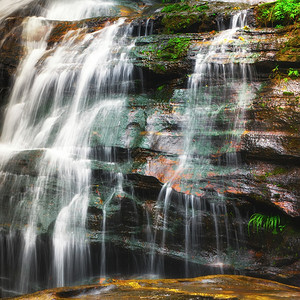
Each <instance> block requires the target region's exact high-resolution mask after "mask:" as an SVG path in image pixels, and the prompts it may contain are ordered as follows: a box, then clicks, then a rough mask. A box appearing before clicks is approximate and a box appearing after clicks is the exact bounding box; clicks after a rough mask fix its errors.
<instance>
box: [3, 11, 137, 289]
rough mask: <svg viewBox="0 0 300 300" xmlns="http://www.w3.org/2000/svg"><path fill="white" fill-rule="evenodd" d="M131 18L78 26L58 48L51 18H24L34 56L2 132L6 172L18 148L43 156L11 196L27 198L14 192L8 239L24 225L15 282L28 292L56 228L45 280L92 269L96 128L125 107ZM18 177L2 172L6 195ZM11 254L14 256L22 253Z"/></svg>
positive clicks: (66, 279) (23, 68) (60, 282)
mask: <svg viewBox="0 0 300 300" xmlns="http://www.w3.org/2000/svg"><path fill="white" fill-rule="evenodd" d="M50 16H52V15H51V14H50ZM80 17H82V15H80ZM124 21H125V20H124V19H119V20H118V21H117V22H116V23H114V24H110V25H108V26H106V27H105V28H104V29H102V30H99V31H96V32H93V33H87V32H86V29H79V30H77V31H75V32H74V31H73V32H71V33H70V34H67V35H66V36H65V37H64V39H63V40H62V41H61V43H60V44H59V45H57V46H56V47H55V48H54V49H48V48H47V38H48V36H49V33H50V31H51V28H52V27H51V25H50V23H49V22H48V21H47V19H44V18H42V17H39V18H38V17H32V18H29V19H27V20H26V21H25V23H24V24H23V27H24V30H23V40H24V47H25V48H26V52H27V54H26V56H25V57H24V59H23V61H22V62H21V64H20V66H19V68H18V70H17V77H16V81H15V84H14V86H13V90H12V93H11V96H10V100H9V105H8V108H7V112H6V116H5V121H4V126H3V131H2V136H1V149H2V150H3V151H1V154H2V157H1V166H2V170H5V169H6V166H9V165H10V164H12V163H13V162H14V161H15V160H16V158H17V156H18V155H19V154H22V153H27V152H28V153H29V151H33V152H34V151H35V153H36V157H35V155H33V157H32V158H31V159H36V163H35V164H33V165H34V168H35V173H36V174H34V175H33V176H31V175H29V176H28V175H27V176H26V175H20V176H15V177H14V179H13V180H14V181H15V183H14V184H13V186H12V188H11V194H12V195H18V194H19V195H20V196H18V199H13V197H14V196H11V197H12V198H11V203H10V204H11V208H10V209H9V211H13V210H15V214H14V216H13V220H14V222H13V224H12V226H11V229H10V232H9V234H8V235H7V236H6V237H5V239H6V240H7V241H8V242H7V243H8V245H9V244H10V243H11V244H13V243H14V242H13V239H15V238H16V236H18V232H19V226H22V225H23V226H24V227H23V229H21V236H20V240H21V241H20V243H21V248H20V249H19V250H16V251H17V253H18V255H19V259H18V261H19V263H17V262H15V264H18V265H19V266H21V267H20V273H19V274H18V277H17V279H16V280H15V282H16V285H18V286H14V287H11V288H13V289H17V290H19V291H20V292H22V293H24V292H28V291H30V290H31V289H32V288H34V285H35V282H36V281H37V278H38V277H39V276H40V275H39V274H40V272H41V270H40V268H41V266H40V265H38V262H37V261H38V259H39V258H38V256H40V253H38V251H39V250H38V243H40V241H39V240H37V238H38V235H39V234H41V233H43V232H45V231H47V230H49V228H51V227H52V228H53V229H52V231H53V240H52V248H53V260H52V263H51V264H48V266H45V267H46V268H48V269H49V272H50V273H49V274H48V278H45V279H44V280H45V281H48V284H50V285H54V286H64V285H67V284H68V285H70V284H72V283H73V282H75V281H76V280H78V279H80V278H84V277H86V276H88V274H89V270H90V259H89V247H88V243H87V240H86V230H85V225H86V213H87V208H88V203H89V193H90V190H89V189H90V188H89V187H90V177H91V166H90V164H91V162H90V159H89V153H90V138H91V135H92V132H91V128H92V126H94V123H95V119H96V118H100V119H101V118H102V119H103V120H105V118H109V119H110V118H111V114H114V116H117V115H116V114H115V112H117V111H118V110H119V109H120V108H121V109H122V107H123V105H124V99H125V98H124V96H125V95H126V93H127V89H128V87H129V85H130V77H131V70H132V65H131V64H130V62H129V61H128V58H127V53H128V51H129V49H130V47H132V45H131V44H130V43H129V46H128V43H127V35H128V34H129V32H130V27H129V26H127V25H125V24H124ZM125 42H126V43H125ZM125 44H127V46H126V45H125ZM112 50H114V51H112ZM109 135H113V134H111V133H110V134H109ZM105 136H108V133H107V132H104V130H103V137H105ZM11 176H12V175H10V174H9V172H8V171H3V172H2V173H1V178H2V179H1V190H2V192H4V191H5V193H7V191H6V190H5V189H6V188H7V185H8V182H6V179H9V180H11ZM24 177H25V178H24ZM27 177H29V178H28V179H26V178H27ZM24 180H25V183H24ZM28 180H29V182H28ZM27 182H28V183H27ZM13 189H17V190H16V191H14V192H13ZM19 197H21V198H19ZM18 203H19V204H18ZM14 205H16V207H17V209H14V208H13V207H14ZM5 219H6V217H5V216H3V218H2V220H3V221H4V220H5ZM20 220H21V222H20ZM14 224H15V225H14ZM21 224H22V225H21ZM103 230H105V228H104V229H103ZM5 252H7V256H8V257H7V260H11V259H12V257H10V255H14V254H15V253H9V249H7V250H6V251H5ZM17 282H18V283H17Z"/></svg>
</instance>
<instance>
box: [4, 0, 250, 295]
mask: <svg viewBox="0 0 300 300" xmlns="http://www.w3.org/2000/svg"><path fill="white" fill-rule="evenodd" d="M0 3H4V4H5V5H3V6H2V9H1V11H0V12H1V14H0V18H2V17H3V18H4V17H6V16H8V15H9V14H10V13H11V12H12V11H13V10H17V9H19V8H20V7H21V6H22V5H25V4H26V5H27V4H30V3H31V1H26V0H22V1H17V2H16V3H15V5H12V7H9V6H8V5H7V4H8V1H5V0H2V1H1V2H0ZM41 3H42V4H41ZM41 3H39V4H41V5H42V7H43V9H41V10H40V11H39V16H35V17H28V18H26V19H24V21H23V23H22V28H23V32H22V43H23V45H22V46H23V48H24V56H23V58H22V60H21V62H20V64H19V66H18V68H17V70H16V74H15V80H14V84H13V86H12V89H11V92H10V96H9V102H8V105H7V107H6V112H5V120H4V123H3V128H2V134H1V139H0V222H1V227H0V289H3V291H4V292H3V294H4V295H14V294H16V295H18V294H23V293H28V292H32V291H36V290H39V289H44V288H48V287H61V286H67V285H75V284H83V283H90V282H94V281H93V280H95V278H96V279H97V281H98V282H99V277H101V280H102V279H105V278H107V277H109V276H114V275H115V274H117V276H120V275H121V276H123V273H122V272H123V271H124V270H125V272H124V274H125V275H136V274H138V275H139V276H140V275H141V276H146V275H148V276H149V275H150V276H151V277H153V276H159V277H164V276H169V275H168V274H167V270H166V269H167V267H168V268H169V269H173V270H174V269H176V268H177V266H178V265H179V264H180V266H181V267H182V270H176V272H177V271H178V273H176V274H180V276H186V277H189V276H193V275H195V274H196V275H200V274H203V273H205V272H206V273H225V272H226V270H225V269H224V266H226V264H227V262H228V259H227V257H226V251H227V250H228V252H229V250H230V251H232V252H234V253H235V252H237V251H239V250H240V248H242V247H241V244H240V239H241V237H242V235H243V226H242V224H241V223H240V222H239V218H240V214H239V211H238V209H237V208H236V207H234V205H232V206H233V208H232V211H233V212H232V211H228V206H227V205H226V201H227V199H226V195H225V192H226V188H227V187H228V181H230V178H231V176H232V175H234V174H235V171H236V170H237V169H238V168H240V158H239V155H238V151H237V150H238V149H237V147H238V145H239V143H240V136H241V133H242V131H243V130H244V110H245V108H246V107H247V105H248V101H249V99H250V97H251V93H250V89H251V88H250V87H249V79H251V76H252V75H251V69H250V68H249V67H248V66H247V65H246V64H245V63H244V61H243V50H242V48H241V47H239V44H238V43H232V40H234V39H235V41H238V40H239V39H238V38H236V35H237V34H238V30H239V29H240V28H242V27H243V26H244V25H245V20H246V12H244V11H242V12H241V13H239V14H236V15H234V16H233V17H232V21H231V25H230V29H228V30H224V31H221V32H218V33H216V35H215V37H214V38H212V39H211V40H209V41H204V42H202V44H201V42H199V45H200V46H199V45H198V46H199V51H198V53H197V56H196V59H195V68H194V72H193V74H191V75H190V76H189V79H188V83H187V85H185V88H186V89H185V90H183V89H182V90H181V92H182V91H184V93H185V94H186V95H187V99H188V100H187V101H186V103H184V101H182V98H181V99H180V101H181V102H180V105H182V107H181V108H182V115H181V116H180V117H182V119H180V120H177V121H178V124H180V125H179V127H180V126H182V127H180V128H179V129H178V132H179V131H181V132H180V135H181V137H180V139H181V141H182V149H180V151H178V152H176V153H175V154H174V153H172V151H173V149H168V146H169V145H167V142H166V143H165V148H164V149H167V150H162V151H161V153H162V152H163V151H166V152H168V151H169V150H170V151H169V152H170V153H171V154H170V157H171V156H172V155H173V156H172V158H174V161H173V162H175V163H174V164H173V165H172V167H171V168H173V169H172V170H171V171H170V174H171V175H170V174H167V175H168V176H165V177H166V178H167V177H168V178H169V179H168V180H164V178H163V177H164V175H165V174H163V176H161V177H162V178H163V179H161V178H160V177H159V176H157V178H153V177H152V178H151V176H148V174H147V170H146V169H147V166H148V165H147V162H148V161H151V160H152V159H153V160H155V157H156V155H160V150H161V149H160V148H159V147H157V148H156V143H159V142H157V141H158V140H159V137H158V136H157V135H156V133H158V130H157V129H156V127H155V126H156V121H157V117H156V116H155V114H156V112H157V111H156V109H157V107H154V108H153V107H151V103H150V102H151V101H152V100H154V99H148V98H147V96H148V94H147V93H149V95H151V96H150V97H149V98H151V97H152V96H153V95H154V94H155V93H156V92H157V91H156V92H153V91H151V92H149V91H146V92H145V91H144V88H145V90H147V89H148V90H149V89H154V88H152V86H151V84H152V83H150V84H149V83H148V82H147V84H144V83H146V82H143V80H144V79H143V78H142V76H140V77H141V78H138V75H137V74H136V73H138V72H136V73H134V66H133V62H132V57H133V56H134V50H135V49H134V45H135V38H134V37H132V34H133V32H136V35H141V34H143V35H144V36H145V38H144V41H142V42H141V43H140V44H142V46H145V45H147V43H148V42H149V41H150V42H152V41H155V39H156V37H153V36H152V34H153V29H154V31H155V32H157V29H156V24H154V21H155V20H156V19H153V18H149V19H146V20H142V21H141V20H138V22H137V24H135V25H133V26H137V27H138V26H139V27H138V28H135V31H134V30H133V28H132V25H130V24H128V22H129V21H128V20H126V19H124V18H122V17H120V18H117V17H116V18H112V19H113V20H114V21H111V22H108V21H107V24H106V25H105V26H103V28H102V27H101V29H100V28H99V27H96V28H90V27H89V26H88V25H86V26H85V25H84V24H86V23H85V22H94V21H93V20H92V21H91V20H84V21H82V22H83V23H81V24H80V26H78V27H77V26H73V25H74V24H77V23H76V22H73V21H75V20H81V19H85V18H92V17H94V16H105V17H106V16H107V15H111V12H112V11H113V10H114V9H116V6H117V5H116V3H115V2H112V1H105V0H88V1H82V0H74V1H67V0H65V1H64V0H54V1H44V2H41ZM112 15H113V13H112ZM102 19H104V18H101V22H102ZM60 21H63V22H60ZM65 21H69V22H65ZM70 24H71V25H72V26H71V25H70ZM101 24H102V23H101ZM81 25H82V26H81ZM154 25H155V26H154ZM56 26H62V27H63V28H64V26H66V27H67V26H70V30H69V28H68V30H66V32H63V33H62V36H61V39H60V40H59V41H58V42H57V43H55V44H53V43H51V42H49V38H50V37H51V34H52V33H53V30H55V29H57V28H58V27H56ZM101 26H102V25H101ZM142 26H143V27H142ZM60 29H61V27H59V30H60ZM93 30H94V31H93ZM62 31H63V30H62ZM60 33H61V32H60ZM176 37H177V36H176ZM140 38H141V37H140ZM167 39H169V36H168V37H165V36H164V37H163V42H162V45H161V46H164V45H167V43H168V41H167ZM207 43H209V45H210V46H209V47H207ZM204 44H205V45H204ZM202 45H204V46H203V47H202ZM148 50H149V52H148V54H149V56H151V55H154V53H155V51H156V50H155V49H150V48H149V49H148ZM148 50H147V48H146V46H145V48H144V50H142V51H143V52H144V53H143V54H145V53H147V51H148ZM150 50H151V51H150ZM160 51H161V50H160ZM138 63H140V61H139V62H138ZM143 63H144V62H143ZM137 66H138V67H140V66H141V64H140V65H138V64H137ZM143 67H145V68H147V67H149V66H143ZM138 71H140V73H142V72H143V71H142V69H141V68H140V69H138ZM149 73H150V72H149ZM144 75H145V77H144V78H147V76H149V74H147V72H145V73H144ZM137 78H138V79H137ZM159 79H160V77H158V80H159ZM134 80H136V82H137V84H136V85H134V84H135V83H136V82H135V81H134ZM139 80H141V81H142V82H141V83H140V89H141V90H143V91H142V92H141V93H140V94H139V95H137V94H138V91H137V89H134V88H135V87H139ZM155 84H156V83H155ZM149 86H150V88H149ZM171 88H172V89H173V87H171ZM158 89H159V88H158ZM158 89H157V90H158ZM178 91H179V90H176V91H175V92H174V95H173V96H174V98H176V97H181V96H180V95H176V93H177V92H178ZM178 94H180V92H178ZM145 100H146V101H145ZM156 100H157V99H155V101H156ZM155 101H153V102H155ZM142 102H143V103H142ZM140 103H142V105H141V104H140ZM156 104H157V103H156ZM169 114H170V115H171V114H172V113H171V112H170V113H169ZM166 119H167V118H166ZM170 119H171V117H170ZM220 120H221V121H222V125H223V127H222V128H220V125H219V123H220V122H221V121H220ZM165 121H166V123H168V122H169V120H165ZM175 125H177V124H175ZM159 126H160V125H159ZM162 127H163V126H162ZM159 133H160V132H159ZM147 151H148V153H146V152H147ZM134 152H136V153H138V154H137V156H139V157H138V158H132V157H133V156H134ZM149 153H150V154H149ZM178 153H180V155H178ZM168 155H169V153H167V154H166V155H165V157H167V156H168ZM175 156H176V158H175ZM145 161H147V162H145ZM162 163H164V161H162ZM168 167H169V166H166V168H165V169H163V171H164V170H167V172H168V171H169V170H168ZM158 169H159V168H158ZM159 171H161V170H159ZM163 171H162V172H163ZM156 179H158V180H156ZM159 181H160V182H159ZM162 182H163V183H164V184H162ZM191 182H192V184H191ZM154 189H156V190H155V191H154ZM158 194H159V195H158ZM153 195H155V196H153ZM157 195H158V198H156V197H157ZM156 199H157V201H156V202H155V200H156ZM230 214H231V215H234V216H233V218H234V220H235V222H236V223H237V224H238V226H236V224H232V223H231V222H230V219H229V215H230ZM207 220H208V221H207ZM177 233H178V236H176V234H177ZM208 245H210V246H208ZM120 249H121V250H120ZM135 251H136V252H137V253H138V254H136V252H135ZM172 259H173V260H172ZM175 260H177V262H178V261H180V263H179V264H178V265H175V266H174V267H173V266H172V262H173V261H175ZM170 261H171V264H170V265H171V267H170V265H168V266H167V264H168V263H170ZM124 266H125V267H124ZM128 270H129V271H128ZM203 270H204V271H203ZM145 273H147V274H146V275H145ZM138 275H136V276H138ZM0 292H1V290H0Z"/></svg>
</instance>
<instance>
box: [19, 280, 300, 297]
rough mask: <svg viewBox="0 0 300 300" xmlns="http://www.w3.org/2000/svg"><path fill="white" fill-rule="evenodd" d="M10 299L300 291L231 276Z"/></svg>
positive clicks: (117, 284)
mask: <svg viewBox="0 0 300 300" xmlns="http://www.w3.org/2000/svg"><path fill="white" fill-rule="evenodd" d="M14 299H36V300H38V299H39V300H42V299H43V300H46V299H49V300H50V299H51V300H54V299H91V300H93V299H106V300H108V299H120V300H125V299H131V300H134V299H173V300H179V299H182V300H184V299H198V300H201V299H202V300H208V299H209V300H214V299H218V300H284V299H288V300H297V299H300V288H298V287H293V286H288V285H284V284H280V283H277V282H274V281H269V280H263V279H257V278H252V277H246V276H235V275H232V276H230V275H212V276H205V277H197V278H185V279H156V280H112V281H111V282H110V283H105V284H99V285H90V286H77V287H69V288H67V287H63V288H57V289H52V290H46V291H42V292H38V293H35V294H32V295H25V296H22V297H18V298H14Z"/></svg>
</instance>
